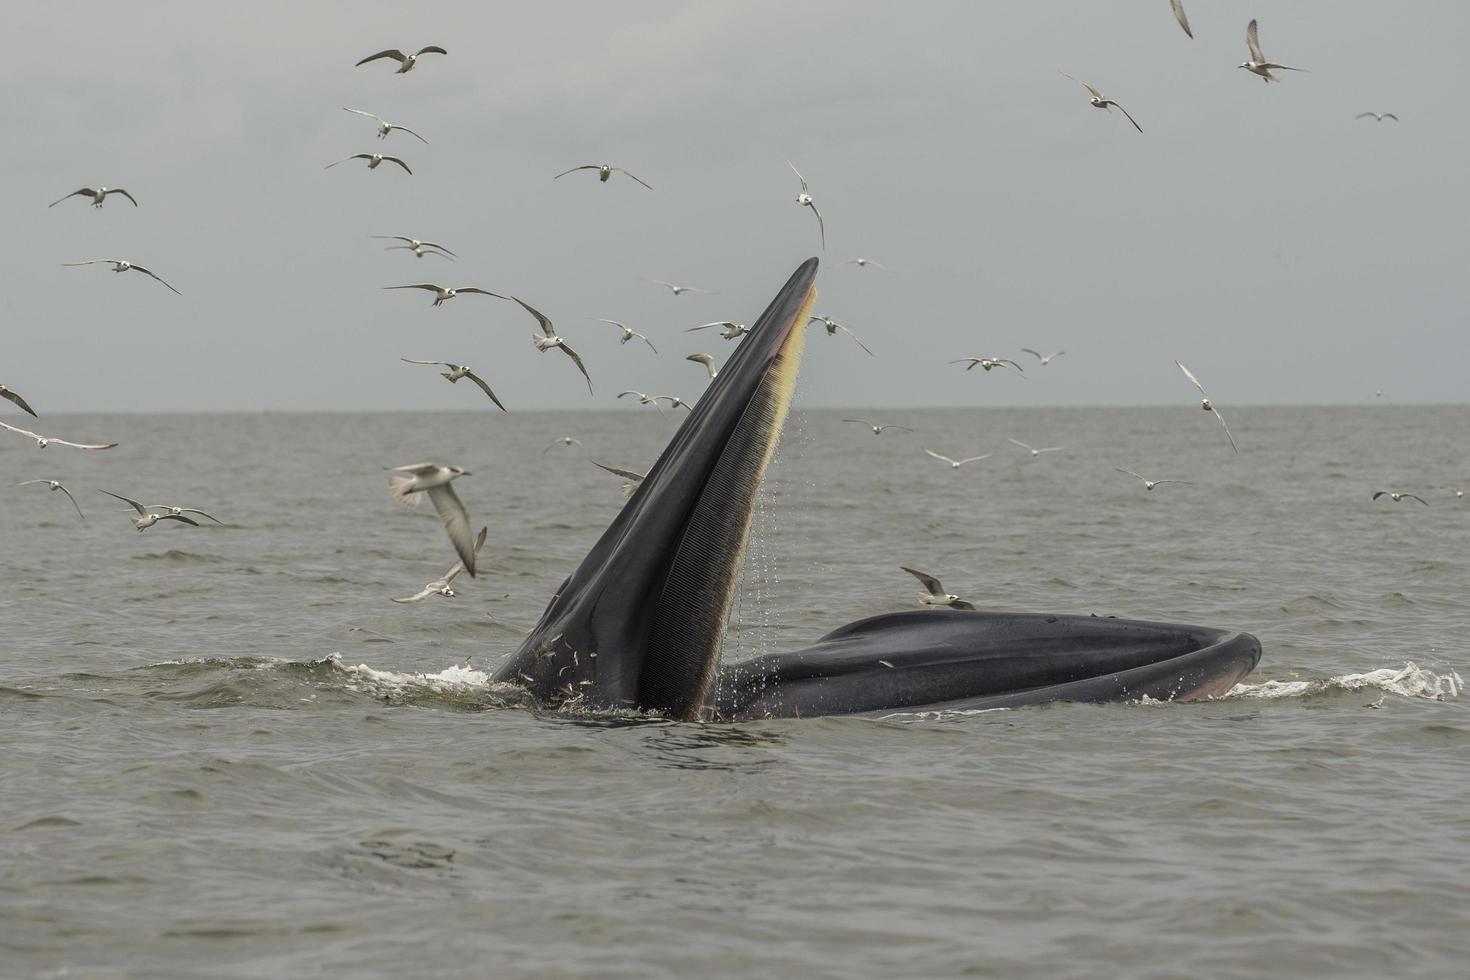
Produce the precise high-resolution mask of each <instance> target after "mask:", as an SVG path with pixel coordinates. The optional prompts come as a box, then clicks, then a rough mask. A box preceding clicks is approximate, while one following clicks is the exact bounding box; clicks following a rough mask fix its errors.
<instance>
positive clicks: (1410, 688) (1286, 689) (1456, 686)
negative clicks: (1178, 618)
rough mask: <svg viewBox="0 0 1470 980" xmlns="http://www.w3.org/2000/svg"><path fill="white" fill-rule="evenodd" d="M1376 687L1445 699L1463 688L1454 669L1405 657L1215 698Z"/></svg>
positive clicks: (1236, 689) (1263, 684)
mask: <svg viewBox="0 0 1470 980" xmlns="http://www.w3.org/2000/svg"><path fill="white" fill-rule="evenodd" d="M1364 690H1377V691H1384V692H1386V693H1388V694H1397V695H1399V696H1400V697H1406V698H1422V699H1425V700H1429V701H1448V700H1450V699H1451V698H1457V697H1459V696H1460V693H1461V692H1462V691H1464V690H1465V682H1464V680H1462V679H1461V677H1460V675H1459V674H1458V673H1456V672H1455V671H1454V670H1453V669H1451V670H1447V671H1446V672H1444V673H1435V672H1434V671H1432V670H1426V669H1424V668H1423V667H1420V666H1419V665H1418V664H1416V663H1414V662H1413V661H1412V660H1410V661H1406V662H1405V663H1404V665H1403V666H1402V667H1399V668H1394V667H1380V668H1379V669H1377V670H1370V671H1368V672H1367V673H1365V674H1343V675H1342V676H1340V677H1327V678H1322V679H1319V680H1310V681H1262V682H1261V683H1259V684H1244V683H1242V684H1237V685H1235V686H1234V687H1232V688H1231V689H1230V690H1229V691H1226V692H1225V693H1224V694H1223V695H1221V696H1220V697H1219V698H1217V699H1216V700H1220V701H1228V700H1231V699H1252V698H1254V699H1257V700H1267V701H1272V700H1277V699H1280V698H1304V697H1311V696H1312V695H1316V694H1328V693H1332V692H1334V691H1364Z"/></svg>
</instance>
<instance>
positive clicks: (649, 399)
mask: <svg viewBox="0 0 1470 980" xmlns="http://www.w3.org/2000/svg"><path fill="white" fill-rule="evenodd" d="M624 395H632V396H634V397H635V398H637V399H638V404H640V405H652V406H654V407H655V408H657V407H658V398H657V397H656V396H654V395H649V394H645V393H643V392H641V391H638V390H637V389H634V388H629V389H628V390H627V391H623V392H619V393H618V397H619V398H622V397H623V396H624Z"/></svg>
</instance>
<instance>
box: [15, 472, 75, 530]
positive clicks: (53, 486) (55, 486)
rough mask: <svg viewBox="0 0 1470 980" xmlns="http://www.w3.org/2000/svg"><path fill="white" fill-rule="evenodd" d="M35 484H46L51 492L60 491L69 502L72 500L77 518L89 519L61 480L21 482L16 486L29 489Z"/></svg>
mask: <svg viewBox="0 0 1470 980" xmlns="http://www.w3.org/2000/svg"><path fill="white" fill-rule="evenodd" d="M33 483H44V484H45V485H46V489H48V490H51V491H53V492H54V491H57V490H60V491H61V492H62V493H64V494H66V499H67V500H70V501H71V505H72V506H73V507H75V508H76V509H77V516H78V517H80V518H81V519H82V520H84V521H85V520H86V519H87V518H86V515H84V514H83V513H82V508H81V505H80V504H78V503H77V498H75V497H73V496H72V495H71V491H70V490H68V489H67V488H66V487H64V486H62V485H61V481H60V480H21V481H20V482H19V483H17V484H16V486H18V487H28V486H30V485H31V484H33Z"/></svg>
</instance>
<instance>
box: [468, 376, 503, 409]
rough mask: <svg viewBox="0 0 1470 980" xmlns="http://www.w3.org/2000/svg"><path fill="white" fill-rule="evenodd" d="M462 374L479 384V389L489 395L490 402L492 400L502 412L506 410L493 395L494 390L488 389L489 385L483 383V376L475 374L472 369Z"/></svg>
mask: <svg viewBox="0 0 1470 980" xmlns="http://www.w3.org/2000/svg"><path fill="white" fill-rule="evenodd" d="M464 376H465V377H466V378H469V379H470V380H471V381H473V382H474V383H475V384H477V385H479V386H480V390H481V391H483V392H484V393H485V394H487V395H489V396H490V400H491V401H492V402H494V403H495V404H496V406H497V407H498V408H499V409H500V410H501V411H502V412H504V411H506V410H507V409H506V407H505V406H504V405H501V404H500V399H499V398H496V397H495V392H493V391H491V390H490V386H489V385H487V384H486V383H485V379H484V378H482V377H480V376H479V375H478V374H476V373H475V372H473V371H466V372H465V373H464Z"/></svg>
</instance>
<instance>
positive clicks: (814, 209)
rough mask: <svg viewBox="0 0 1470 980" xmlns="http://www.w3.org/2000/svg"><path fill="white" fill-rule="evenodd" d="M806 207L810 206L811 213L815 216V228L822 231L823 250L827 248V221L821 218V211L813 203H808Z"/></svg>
mask: <svg viewBox="0 0 1470 980" xmlns="http://www.w3.org/2000/svg"><path fill="white" fill-rule="evenodd" d="M807 207H809V208H811V209H812V214H814V215H816V216H817V230H818V231H820V232H821V233H822V249H823V251H825V250H826V248H827V223H826V222H824V221H823V220H822V212H820V211H818V210H817V205H816V204H815V203H812V204H808V205H807Z"/></svg>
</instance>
